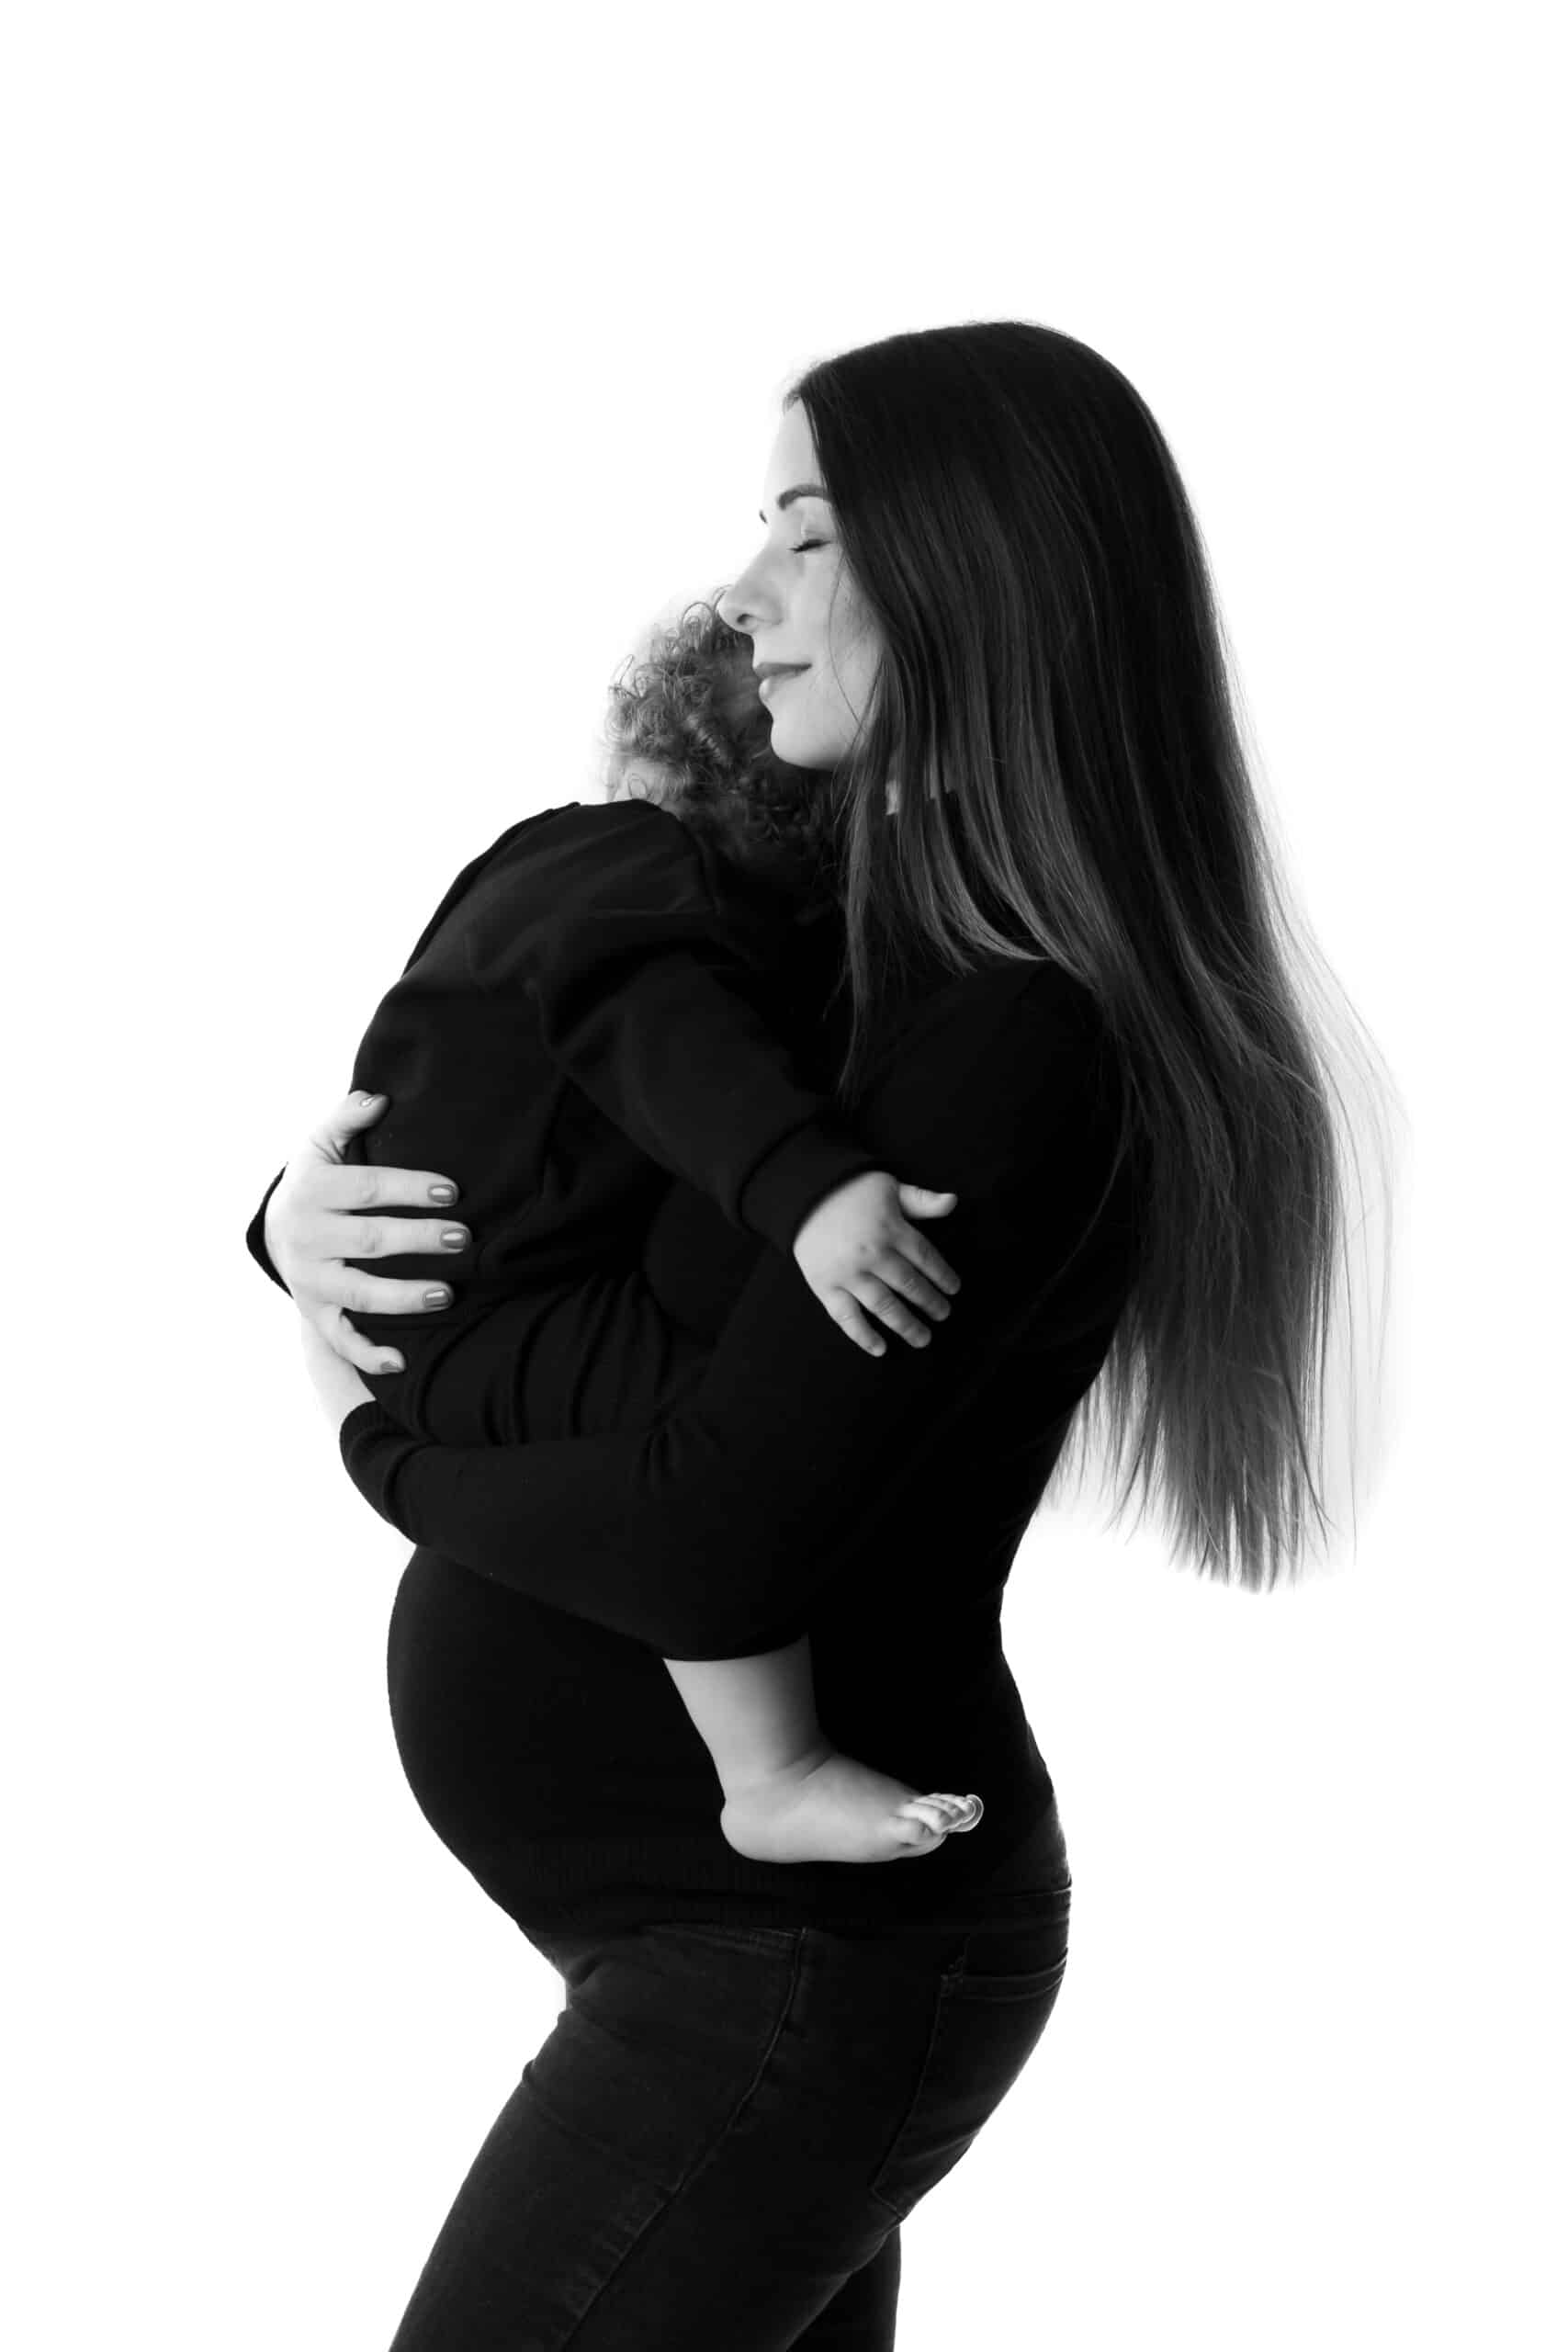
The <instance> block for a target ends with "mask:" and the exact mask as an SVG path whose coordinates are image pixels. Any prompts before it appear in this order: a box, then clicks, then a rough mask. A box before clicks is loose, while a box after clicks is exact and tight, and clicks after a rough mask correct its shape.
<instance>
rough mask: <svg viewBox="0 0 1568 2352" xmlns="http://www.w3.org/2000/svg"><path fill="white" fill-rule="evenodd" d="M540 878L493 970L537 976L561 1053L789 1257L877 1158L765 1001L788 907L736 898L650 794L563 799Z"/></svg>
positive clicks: (490, 954) (535, 842)
mask: <svg viewBox="0 0 1568 2352" xmlns="http://www.w3.org/2000/svg"><path fill="white" fill-rule="evenodd" d="M528 884H529V888H528V892H527V899H528V905H527V907H526V909H525V910H523V912H522V913H521V915H520V916H518V917H517V918H516V919H513V914H512V910H510V909H509V910H507V918H506V922H505V926H504V932H503V933H502V934H500V935H498V937H497V939H496V941H495V944H494V945H493V946H490V945H488V944H486V943H484V942H481V943H480V944H479V949H478V951H477V953H476V955H475V957H474V962H473V969H474V972H475V976H476V978H478V979H479V981H480V983H481V984H482V985H484V986H486V987H490V988H515V987H517V986H519V985H520V986H521V987H523V988H524V989H525V990H526V991H527V993H528V994H529V995H530V996H531V997H532V998H533V1000H534V1001H535V1003H536V1007H537V1011H538V1016H539V1023H540V1030H541V1034H542V1036H543V1041H544V1045H545V1048H546V1050H547V1053H548V1054H549V1056H550V1058H551V1059H552V1061H554V1063H555V1064H556V1066H557V1068H558V1069H561V1070H562V1071H564V1073H565V1074H566V1075H567V1076H568V1077H569V1078H570V1080H572V1082H573V1084H574V1085H576V1086H579V1087H581V1090H582V1091H583V1092H584V1093H585V1094H586V1095H587V1096H588V1098H589V1100H590V1101H591V1102H592V1103H594V1104H595V1106H596V1107H597V1108H598V1109H599V1110H601V1111H602V1112H603V1113H604V1115H605V1116H606V1118H608V1119H611V1120H612V1121H613V1122H614V1123H615V1125H616V1126H617V1127H619V1128H620V1129H621V1131H622V1133H623V1134H624V1135H626V1136H630V1137H631V1139H632V1141H633V1142H634V1143H636V1144H637V1146H638V1147H639V1148H640V1149H641V1150H643V1151H645V1152H647V1153H648V1155H649V1158H650V1159H654V1160H656V1161H657V1162H658V1163H659V1165H660V1167H661V1168H664V1169H667V1170H669V1171H670V1173H671V1175H674V1176H680V1177H683V1178H685V1179H686V1181H687V1182H690V1183H694V1184H695V1185H696V1186H697V1187H698V1189H699V1190H700V1191H702V1192H705V1193H707V1194H708V1195H709V1196H710V1198H712V1199H713V1200H715V1201H716V1202H717V1204H718V1206H719V1207H720V1209H722V1211H723V1213H724V1215H725V1216H727V1217H728V1220H729V1222H730V1223H731V1224H732V1225H735V1226H738V1227H741V1228H742V1229H743V1230H746V1231H749V1232H751V1233H754V1234H756V1235H758V1236H759V1237H760V1238H761V1239H762V1240H765V1241H771V1242H772V1243H773V1247H774V1248H775V1249H776V1250H779V1251H780V1252H781V1253H787V1252H788V1250H789V1249H790V1246H791V1244H792V1242H793V1241H794V1238H795V1233H796V1232H797V1230H798V1229H799V1227H800V1226H801V1224H802V1222H803V1221H804V1219H805V1217H806V1216H807V1213H808V1211H810V1210H811V1209H813V1208H814V1207H815V1206H816V1204H817V1203H818V1201H819V1200H821V1199H822V1197H823V1196H824V1194H825V1193H829V1192H831V1191H833V1190H834V1189H835V1188H836V1187H837V1186H838V1185H840V1184H842V1183H843V1182H846V1181H847V1180H848V1179H849V1178H850V1177H851V1176H854V1175H859V1174H861V1173H863V1171H865V1170H869V1169H872V1168H874V1166H875V1164H876V1163H875V1161H874V1158H873V1156H872V1154H871V1153H870V1152H868V1151H867V1150H865V1149H864V1148H863V1146H862V1145H861V1144H860V1143H859V1142H858V1141H857V1140H856V1139H855V1137H853V1136H851V1135H848V1134H846V1133H844V1132H843V1131H842V1129H841V1128H840V1127H839V1126H838V1125H836V1124H835V1122H834V1118H833V1111H832V1105H831V1103H830V1102H829V1099H828V1098H827V1096H825V1095H824V1094H822V1093H821V1092H819V1091H818V1090H817V1089H816V1088H815V1087H811V1086H807V1085H806V1084H805V1083H803V1081H802V1080H801V1078H800V1077H799V1076H798V1075H797V1072H796V1070H795V1065H794V1061H793V1058H792V1057H791V1056H790V1054H789V1053H788V1052H787V1050H786V1049H785V1047H784V1044H783V1043H782V1041H781V1040H780V1038H779V1037H778V1036H777V1035H775V1033H774V1031H773V1029H772V1028H771V1027H770V1026H769V1024H768V1023H767V1022H766V1021H764V1019H763V1018H762V1016H761V1012H759V1010H758V1008H757V1005H756V1003H755V1002H754V1001H753V996H754V993H755V990H756V989H757V986H758V984H759V982H760V981H761V980H762V979H763V978H765V977H766V976H767V974H768V973H769V972H770V970H771V969H772V968H773V965H774V962H775V959H776V956H777V954H778V952H779V949H780V947H781V945H782V944H783V937H782V934H783V930H784V926H783V925H782V923H781V920H780V918H779V917H778V916H777V915H776V914H771V913H769V912H767V911H765V910H763V909H761V907H760V906H757V905H755V904H754V903H753V902H751V901H750V900H749V899H747V897H746V896H745V895H744V894H742V893H740V892H739V891H738V892H737V893H736V896H735V899H734V901H733V903H732V904H730V903H726V902H725V901H724V900H722V899H720V897H719V896H718V895H716V891H715V889H714V888H713V885H712V881H711V878H710V868H709V865H708V863H707V859H706V856H705V853H704V851H703V849H702V848H701V846H700V845H699V843H698V842H697V841H696V840H695V838H694V836H693V835H692V834H691V833H689V832H688V831H686V828H685V827H684V826H683V825H682V823H681V821H680V820H679V819H678V818H677V817H674V816H672V815H671V813H670V811H669V810H668V809H661V808H660V807H659V806H658V805H657V804H656V803H654V802H652V801H646V800H626V801H615V802H611V803H608V804H604V805H600V804H594V803H591V804H588V805H586V806H582V805H578V806H573V807H569V808H566V809H558V810H556V811H555V812H554V813H553V815H552V817H551V820H550V821H549V823H548V825H547V826H546V827H544V828H541V829H539V830H537V831H536V832H535V833H534V834H533V835H532V837H531V840H530V844H529V852H528Z"/></svg>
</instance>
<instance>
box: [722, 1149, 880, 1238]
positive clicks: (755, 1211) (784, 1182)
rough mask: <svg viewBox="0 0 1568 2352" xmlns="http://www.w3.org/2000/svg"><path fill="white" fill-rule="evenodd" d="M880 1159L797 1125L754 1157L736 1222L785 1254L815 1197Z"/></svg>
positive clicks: (822, 1197) (832, 1190) (821, 1196)
mask: <svg viewBox="0 0 1568 2352" xmlns="http://www.w3.org/2000/svg"><path fill="white" fill-rule="evenodd" d="M881 1165H882V1163H881V1161H880V1160H878V1159H873V1158H872V1156H871V1154H870V1152H868V1151H867V1150H866V1149H865V1148H864V1146H863V1145H862V1144H858V1143H852V1142H850V1141H848V1140H847V1139H845V1138H842V1137H840V1136H835V1135H831V1134H829V1133H828V1132H827V1131H826V1130H825V1129H824V1128H822V1127H821V1126H818V1125H815V1124H813V1125H808V1126H804V1127H797V1128H796V1129H795V1133H794V1134H793V1135H788V1136H784V1140H783V1142H782V1143H778V1144H775V1145H774V1146H773V1150H772V1151H770V1152H769V1153H768V1154H767V1156H766V1158H765V1159H761V1160H759V1161H758V1163H757V1166H756V1167H755V1168H754V1169H753V1170H752V1171H751V1173H750V1176H749V1177H748V1178H747V1179H746V1182H745V1183H744V1184H743V1185H742V1186H741V1188H740V1196H739V1201H738V1203H737V1204H736V1205H737V1209H738V1212H739V1221H740V1223H741V1224H742V1225H743V1226H745V1227H748V1228H749V1230H750V1231H751V1232H752V1233H755V1234H758V1235H760V1236H761V1238H762V1240H764V1241H770V1242H772V1244H773V1248H774V1249H775V1250H779V1251H780V1252H781V1253H782V1254H783V1255H784V1257H786V1258H787V1257H788V1256H789V1254H790V1251H791V1250H792V1249H793V1247H794V1244H795V1235H796V1234H797V1233H798V1232H799V1231H800V1228H801V1227H802V1226H803V1225H804V1224H805V1222H806V1220H807V1217H808V1216H810V1214H811V1212H812V1210H813V1209H814V1208H815V1207H816V1206H817V1204H818V1202H819V1201H822V1200H825V1199H826V1198H827V1196H828V1194H829V1193H836V1192H837V1191H838V1189H839V1186H840V1184H847V1183H848V1182H849V1181H850V1179H851V1177H852V1176H863V1175H865V1174H866V1173H867V1172H868V1171H869V1170H873V1169H876V1168H879V1167H880V1166H881Z"/></svg>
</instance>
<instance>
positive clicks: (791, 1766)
mask: <svg viewBox="0 0 1568 2352" xmlns="http://www.w3.org/2000/svg"><path fill="white" fill-rule="evenodd" d="M838 1752H839V1751H838V1749H837V1748H836V1747H834V1746H833V1743H832V1741H831V1740H830V1739H824V1738H823V1737H822V1736H821V1735H820V1734H818V1736H817V1737H816V1738H815V1739H814V1740H812V1741H811V1742H810V1743H809V1744H808V1745H807V1747H803V1748H800V1749H799V1750H798V1751H797V1752H796V1753H795V1754H793V1755H789V1756H776V1757H773V1758H770V1759H769V1760H768V1761H767V1762H766V1763H765V1764H756V1765H752V1766H749V1767H748V1768H747V1770H744V1771H742V1772H727V1773H726V1774H725V1775H724V1794H725V1802H726V1803H727V1804H736V1803H737V1802H739V1800H741V1799H754V1798H756V1797H758V1796H760V1795H762V1794H764V1793H766V1792H767V1791H769V1790H770V1789H782V1788H794V1787H795V1785H796V1783H797V1782H799V1781H804V1780H806V1779H807V1777H808V1776H809V1775H810V1774H811V1773H813V1772H815V1771H817V1770H819V1769H820V1767H821V1766H822V1765H824V1764H826V1762H827V1761H828V1758H829V1757H830V1756H836V1755H837V1754H838Z"/></svg>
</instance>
